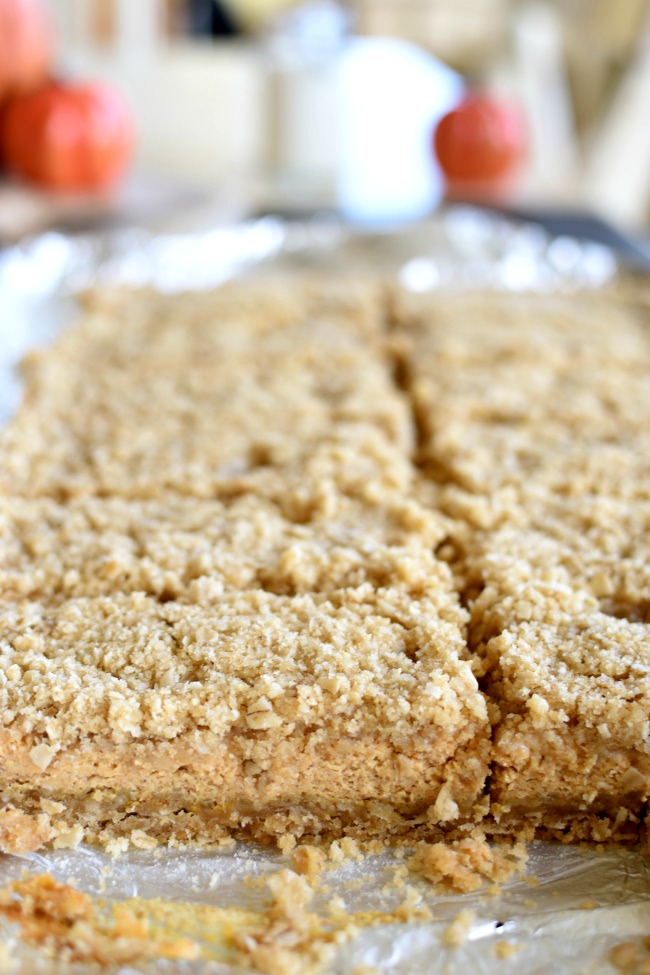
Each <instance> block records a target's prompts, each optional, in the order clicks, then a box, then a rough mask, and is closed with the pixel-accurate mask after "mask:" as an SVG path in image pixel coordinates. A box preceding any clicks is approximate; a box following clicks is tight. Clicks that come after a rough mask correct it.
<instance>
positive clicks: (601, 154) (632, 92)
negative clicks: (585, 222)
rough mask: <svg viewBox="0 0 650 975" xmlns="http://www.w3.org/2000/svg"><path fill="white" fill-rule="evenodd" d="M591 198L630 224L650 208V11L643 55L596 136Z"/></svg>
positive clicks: (588, 182) (589, 169)
mask: <svg viewBox="0 0 650 975" xmlns="http://www.w3.org/2000/svg"><path fill="white" fill-rule="evenodd" d="M584 194H585V202H587V203H588V204H589V205H590V206H591V207H592V208H593V209H594V210H595V211H597V212H598V213H601V214H603V215H604V216H606V217H608V218H609V219H611V220H614V221H616V222H618V223H621V224H623V225H624V226H629V227H641V226H642V225H644V223H645V222H646V220H647V215H648V211H649V209H650V16H649V17H648V18H647V21H646V25H645V29H644V32H643V35H642V37H641V41H640V44H639V48H638V51H637V55H636V57H635V58H634V60H633V62H632V64H631V66H630V67H629V68H628V71H627V73H626V75H625V76H624V78H623V80H622V81H621V83H620V84H619V87H618V89H617V91H616V94H615V96H614V98H613V99H612V101H611V104H610V107H609V111H608V112H607V113H606V115H605V118H604V119H603V121H602V122H601V123H600V125H599V126H598V128H597V130H596V132H595V133H594V134H593V136H592V139H591V140H590V146H589V152H588V156H587V162H586V170H585V178H584Z"/></svg>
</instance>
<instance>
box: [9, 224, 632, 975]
mask: <svg viewBox="0 0 650 975" xmlns="http://www.w3.org/2000/svg"><path fill="white" fill-rule="evenodd" d="M351 265H354V266H358V267H360V268H362V269H363V268H365V269H368V270H372V271H373V272H375V273H377V272H379V273H382V272H383V273H385V274H386V275H389V274H390V275H394V274H398V275H399V278H400V280H401V281H402V283H403V284H404V285H405V286H406V287H409V288H412V289H413V290H422V291H425V290H429V289H431V288H436V287H444V286H459V287H485V286H487V287H500V288H507V289H511V290H540V291H549V290H553V289H558V288H559V289H564V288H569V289H571V288H576V287H585V286H586V287H597V286H599V285H601V284H603V283H605V282H606V281H608V280H610V279H611V278H612V276H613V275H615V273H616V262H615V260H614V257H613V256H612V254H611V253H610V252H609V251H607V250H606V249H605V248H603V247H600V246H599V245H593V244H583V243H578V242H576V241H572V240H569V239H562V238H560V239H556V240H550V239H549V238H548V237H547V236H546V235H545V234H544V232H543V231H541V230H539V229H538V228H535V227H530V226H515V225H513V224H510V223H508V222H507V221H505V220H503V219H500V218H497V217H494V216H492V215H488V214H485V213H481V212H478V211H475V210H472V209H471V208H457V209H454V210H452V211H449V212H447V213H444V214H441V215H439V216H438V217H437V218H436V219H434V220H431V221H428V222H427V223H425V224H422V225H418V226H417V227H412V228H409V229H408V230H405V231H402V232H396V233H393V234H384V235H376V236H368V235H365V236H359V235H355V234H352V233H349V232H348V231H347V230H346V229H345V228H344V227H343V226H342V225H341V224H340V223H339V222H338V221H337V220H336V219H332V218H315V219H314V220H313V221H311V222H307V223H301V224H293V225H292V224H287V223H284V222H282V221H281V220H278V219H274V218H267V219H264V220H260V221H256V222H251V223H248V224H243V225H240V226H237V227H234V228H229V229H217V230H209V231H206V232H205V233H200V234H191V235H168V236H164V237H155V236H151V235H149V234H148V233H146V232H144V231H141V230H129V231H121V232H119V233H117V234H109V235H105V236H81V237H67V236H64V235H60V234H54V233H49V234H46V235H43V236H42V237H39V238H36V239H34V240H31V241H28V242H26V243H25V244H23V245H21V246H19V247H14V248H11V249H7V250H5V251H3V252H0V423H1V422H3V421H5V420H6V419H7V418H8V417H9V416H10V415H11V413H12V411H13V410H14V409H15V407H16V405H17V403H18V401H19V398H20V377H19V374H18V373H17V372H16V370H15V366H16V364H17V363H18V361H19V360H20V358H21V356H22V355H23V354H24V353H25V352H26V351H27V350H28V349H30V348H32V347H34V346H35V345H41V344H43V343H46V342H48V341H49V340H51V338H52V337H53V336H54V335H55V334H56V333H57V331H58V330H59V329H60V328H62V327H63V326H64V324H65V323H66V322H67V321H69V320H70V319H71V318H73V317H74V314H75V304H74V294H75V293H76V292H77V291H79V290H80V289H82V288H85V287H88V286H89V285H92V284H94V283H96V282H114V283H128V284H135V285H142V284H152V285H154V286H156V287H158V288H160V289H162V290H167V291H179V290H185V289H195V288H205V287H210V286H213V285H216V284H219V283H221V282H223V281H224V280H227V279H228V278H230V277H232V276H234V275H241V274H250V273H253V274H259V273H264V271H265V270H280V269H290V268H295V267H311V268H329V269H331V270H334V271H335V270H336V269H337V268H348V269H349V267H350V266H351ZM530 854H531V856H530V861H529V863H528V866H527V870H526V874H525V875H524V876H521V877H519V878H517V879H515V880H513V881H511V882H509V883H507V884H504V885H503V887H502V889H501V891H500V893H499V894H498V895H496V896H495V895H494V894H493V893H492V894H489V893H487V892H486V891H483V892H479V893H478V894H473V895H462V896H461V895H449V896H442V895H440V894H436V893H435V892H434V891H433V890H432V889H431V887H430V885H428V884H426V883H424V882H422V881H419V880H418V879H417V878H415V877H409V878H408V879H407V882H408V883H409V884H410V885H411V886H412V887H413V888H414V889H415V891H416V892H417V894H418V895H419V896H420V897H421V898H422V902H423V903H424V904H426V905H427V906H428V907H429V908H430V910H431V912H432V916H433V920H432V921H430V922H427V923H422V922H420V923H408V924H407V923H401V924H391V925H382V926H379V927H373V928H367V929H364V930H362V931H361V932H360V933H359V934H358V935H357V936H356V937H355V938H354V939H353V940H351V941H350V942H348V943H346V944H344V945H343V946H341V948H340V949H339V951H338V953H337V955H336V958H335V960H334V961H333V962H332V964H331V965H330V968H329V970H328V971H329V972H330V973H331V975H352V973H354V972H355V971H356V972H360V971H362V970H363V969H362V968H360V967H359V966H362V965H365V966H368V967H367V969H366V971H367V972H368V973H370V972H371V971H372V970H373V969H375V970H376V971H378V972H381V973H386V975H407V973H408V975H420V973H421V975H435V973H438V972H440V973H443V972H444V973H446V975H467V973H475V975H483V973H485V975H492V973H496V972H500V973H502V972H505V973H507V972H517V973H518V975H546V973H548V975H551V973H553V975H584V973H593V975H601V973H602V975H606V973H612V972H615V971H616V969H615V968H613V967H612V965H611V964H610V963H609V961H608V960H607V956H608V953H609V951H610V949H611V948H612V947H613V946H614V945H616V944H619V943H620V942H623V941H627V940H634V939H636V938H640V937H642V936H644V935H645V936H647V935H648V934H650V863H648V861H647V860H644V858H643V857H642V856H641V854H639V853H638V852H635V851H625V850H618V851H617V850H614V851H612V850H608V851H604V852H596V851H594V850H583V849H578V848H574V847H561V846H558V845H552V844H542V843H537V844H533V845H532V846H531V848H530ZM400 863H401V861H400V860H399V859H398V858H395V857H394V856H392V855H389V854H382V855H381V856H376V857H369V858H367V859H365V860H364V861H362V862H360V863H356V862H347V863H344V864H342V865H339V866H334V865H332V866H331V867H330V868H329V869H328V870H327V871H326V873H325V875H324V878H323V879H324V883H325V884H326V888H327V889H326V890H325V891H321V892H319V893H318V894H317V896H316V898H315V901H314V904H313V908H314V909H316V910H323V911H325V910H326V905H327V902H328V901H329V900H330V899H331V897H332V896H333V895H338V896H339V897H340V898H342V899H343V901H344V902H345V906H346V908H347V909H348V910H349V911H352V912H356V911H364V910H378V911H386V912H390V911H393V910H394V909H395V908H396V907H397V906H398V905H399V904H400V902H401V901H402V900H403V899H404V889H403V887H400V885H399V884H392V883H391V878H392V877H393V875H394V873H395V870H396V869H397V868H398V867H399V866H400ZM289 865H290V864H289V860H288V858H286V857H282V856H280V855H278V854H272V853H270V852H269V851H265V850H259V849H254V848H251V847H249V846H246V845H243V844H239V845H237V846H235V847H233V848H228V849H223V850H219V851H217V852H213V853H199V852H195V851H186V852H181V851H162V852H161V851H153V852H145V851H133V852H130V853H128V854H125V855H123V856H121V857H119V858H117V859H114V858H111V857H109V856H107V855H106V854H103V853H101V852H98V851H97V850H92V849H89V848H85V847H81V848H78V849H76V850H69V851H58V852H56V853H51V854H48V855H46V856H41V855H38V854H32V855H29V856H24V857H0V884H1V883H5V882H7V881H8V880H11V879H17V878H19V877H20V876H21V873H22V872H23V871H24V870H25V869H28V870H29V871H31V872H33V873H42V872H50V873H51V874H52V875H53V876H54V877H55V878H57V879H58V880H60V881H62V882H72V883H74V884H75V885H76V886H78V887H79V888H80V889H82V890H84V891H86V892H88V893H90V894H92V895H96V896H99V897H102V898H107V899H109V900H122V899H126V898H130V897H134V896H140V897H145V898H150V897H159V898H160V897H162V898H167V899H170V900H175V901H183V902H190V903H196V904H208V905H214V906H217V907H229V906H240V907H245V908H257V907H259V906H260V905H262V904H263V902H264V897H265V893H264V890H263V889H261V888H251V886H250V885H249V884H248V883H247V882H245V880H246V878H247V877H251V876H252V877H259V876H262V875H266V874H271V873H273V872H275V871H276V870H278V869H280V868H282V867H286V866H289ZM468 909H470V910H472V911H474V912H475V915H476V916H475V919H474V921H473V922H472V924H471V925H470V927H469V929H468V932H467V940H466V942H465V943H464V944H463V945H460V946H458V947H453V948H450V947H446V946H445V945H444V942H443V934H444V931H445V929H446V927H447V925H448V924H449V923H450V921H451V920H453V919H454V918H455V917H456V916H457V915H458V914H459V912H461V911H463V910H468ZM2 923H3V922H0V944H3V945H4V946H5V947H6V948H8V949H9V955H10V957H11V958H12V959H14V960H13V961H10V962H9V964H10V965H13V968H12V969H10V970H13V971H14V972H16V973H17V975H22V973H25V975H27V973H32V972H34V971H36V970H38V971H41V972H44V973H45V972H59V971H60V972H68V971H71V968H70V966H69V965H62V964H59V965H58V966H57V964H55V963H51V962H47V961H45V960H44V959H43V958H39V957H38V955H37V954H35V953H34V952H32V951H30V950H28V949H25V948H24V947H23V946H21V945H20V944H19V943H18V941H17V939H16V932H15V930H12V929H11V927H10V926H9V925H6V924H5V925H4V926H2ZM504 943H507V944H509V945H511V946H512V948H511V949H510V950H511V952H512V953H511V954H510V955H509V956H507V955H508V950H507V949H506V950H504V949H503V944H504ZM504 955H506V957H504ZM77 970H81V969H80V968H78V969H77ZM121 971H122V972H123V973H125V975H127V973H131V975H135V973H136V972H144V971H161V972H162V971H164V972H166V973H168V975H176V973H180V972H188V973H190V972H192V973H196V972H206V973H219V975H227V973H232V972H233V971H234V969H233V968H232V966H230V965H228V964H227V963H224V962H213V961H210V962H196V963H195V962H191V963H190V962H183V963H170V962H161V963H153V964H150V965H148V967H146V968H145V967H136V968H133V967H123V968H122V969H121Z"/></svg>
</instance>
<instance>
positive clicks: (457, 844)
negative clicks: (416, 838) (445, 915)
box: [407, 833, 528, 894]
mask: <svg viewBox="0 0 650 975" xmlns="http://www.w3.org/2000/svg"><path fill="white" fill-rule="evenodd" d="M527 860H528V853H527V852H526V848H525V846H524V845H523V844H522V843H515V844H510V845H505V844H504V845H499V846H494V845H490V844H489V843H488V842H487V840H486V838H485V836H484V835H482V834H481V833H477V834H475V835H472V836H467V837H464V838H463V839H461V840H454V841H452V842H447V843H419V844H418V845H417V847H416V849H415V853H414V854H413V855H412V856H411V857H410V859H409V860H408V861H407V862H408V866H409V868H410V869H411V870H412V871H414V872H415V873H417V874H420V875H421V876H422V877H423V878H424V879H425V880H428V881H429V882H430V883H432V884H434V885H435V886H438V887H441V888H443V889H445V890H452V891H457V892H458V893H464V894H466V893H471V892H473V891H476V890H479V889H480V888H481V887H482V886H483V885H484V883H485V882H486V881H487V882H491V883H493V884H495V883H496V884H499V883H503V882H505V881H506V880H510V879H511V878H512V877H513V876H515V874H517V873H520V872H521V871H523V870H524V868H525V865H526V862H527Z"/></svg>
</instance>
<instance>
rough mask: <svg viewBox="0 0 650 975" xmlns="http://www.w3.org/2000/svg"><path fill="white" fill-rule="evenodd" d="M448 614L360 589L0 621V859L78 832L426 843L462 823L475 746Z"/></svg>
mask: <svg viewBox="0 0 650 975" xmlns="http://www.w3.org/2000/svg"><path fill="white" fill-rule="evenodd" d="M463 616H464V611H463V610H462V609H461V608H460V607H459V606H458V603H457V601H456V600H455V598H454V597H453V596H451V595H448V596H447V597H444V596H443V595H442V594H441V593H440V591H439V589H438V591H437V592H433V593H431V594H430V595H429V594H426V593H425V594H423V595H422V596H421V597H420V598H419V599H418V598H414V597H413V595H412V594H410V593H405V592H403V591H399V590H395V589H390V588H385V589H381V588H380V589H377V588H375V587H373V586H372V585H370V584H368V583H365V584H363V585H361V586H358V587H354V588H347V589H340V590H338V591H332V592H331V593H328V594H324V595H321V594H301V595H296V596H285V595H276V594H274V593H270V592H264V591H261V590H255V589H252V590H249V591H242V592H221V591H220V592H217V593H215V594H214V595H213V596H212V599H210V598H207V597H206V598H205V600H204V602H203V604H201V605H188V604H181V603H178V602H175V601H169V602H163V603H161V602H160V601H158V600H156V599H154V598H152V597H150V596H146V595H144V594H142V593H132V594H125V595H114V596H112V597H97V598H79V599H69V600H65V601H63V602H58V603H48V602H47V601H42V602H37V601H35V600H29V601H22V602H16V603H13V604H10V605H8V606H4V607H2V608H0V632H1V633H2V637H1V638H0V660H1V671H2V675H3V680H2V686H1V687H0V715H1V717H2V729H1V730H0V752H1V755H2V773H1V774H2V792H3V798H4V802H5V804H6V805H5V809H4V812H3V813H2V814H0V844H2V848H3V849H4V850H5V851H18V850H21V849H22V850H25V849H26V848H27V847H29V846H31V845H32V844H33V843H34V842H35V845H36V846H39V845H41V843H42V842H43V841H44V840H48V839H53V838H54V839H55V838H56V835H58V834H57V833H56V830H57V829H59V830H60V829H63V828H64V827H65V828H72V827H75V826H77V827H80V828H81V829H82V830H83V832H84V834H85V835H86V836H87V838H90V839H99V840H100V841H107V840H109V839H111V838H114V837H115V836H116V835H126V836H128V835H129V834H130V833H131V831H132V830H134V829H137V830H144V831H145V832H146V833H147V834H148V835H151V836H154V837H155V838H157V839H158V840H161V841H166V842H168V841H170V840H174V841H176V842H190V841H200V842H203V843H206V842H208V843H210V842H215V841H216V840H217V839H218V838H219V837H220V836H221V835H223V833H224V831H226V830H228V831H231V832H234V833H236V834H237V835H243V836H250V837H254V838H256V839H258V840H264V839H266V840H269V839H277V838H278V837H280V836H282V835H283V834H284V833H285V832H286V831H290V832H292V833H293V834H294V835H305V836H321V837H323V836H327V835H329V836H331V837H332V838H334V837H335V836H337V835H351V836H355V837H358V838H361V839H363V838H376V837H379V838H388V837H391V836H394V837H399V836H403V835H404V834H406V833H409V832H410V831H412V830H416V831H418V830H419V831H420V832H421V833H422V834H423V835H424V836H436V835H439V834H440V832H441V830H442V829H444V828H445V827H448V826H449V825H450V824H451V825H455V824H458V823H461V822H463V821H467V820H471V818H472V817H473V816H474V815H475V814H476V807H481V808H482V805H481V797H482V789H483V784H484V781H485V777H486V774H487V763H488V751H489V738H490V735H489V722H488V715H487V707H486V702H485V699H484V697H483V695H482V694H481V693H480V691H479V689H478V685H477V681H476V678H475V677H474V674H473V673H472V669H471V665H470V663H469V662H468V661H467V660H466V659H463V657H464V656H465V646H466V645H465V639H464V635H463V625H464V618H463ZM48 810H49V812H48ZM53 810H54V811H55V814H54V820H53V819H52V811H53ZM17 811H18V812H19V813H20V814H21V815H22V816H23V817H25V819H24V823H23V826H24V828H23V829H22V830H21V829H17V827H16V812H17ZM43 816H45V817H46V818H47V817H49V820H48V821H47V822H46V821H45V820H44V819H43ZM3 823H5V824H6V828H5V827H3ZM39 823H40V824H41V830H42V831H41V832H40V833H39V831H38V829H37V826H38V824H39ZM56 824H58V825H56ZM48 829H49V830H50V833H49V834H48V835H47V836H46V835H45V833H44V832H43V831H45V832H47V830H48Z"/></svg>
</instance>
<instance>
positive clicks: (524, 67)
mask: <svg viewBox="0 0 650 975" xmlns="http://www.w3.org/2000/svg"><path fill="white" fill-rule="evenodd" d="M514 49H515V78H514V86H513V87H514V89H515V92H513V93H516V94H517V96H518V97H519V99H520V102H521V107H522V108H523V111H524V114H525V117H526V122H527V125H528V144H529V149H528V152H529V156H528V163H527V174H526V183H527V187H525V188H524V193H526V194H527V195H529V194H530V193H531V192H532V193H533V194H534V195H535V196H536V197H540V198H542V199H544V200H546V201H549V200H552V201H554V202H571V203H573V202H577V201H576V199H575V197H576V194H577V192H578V186H579V172H580V165H581V161H580V151H579V146H578V139H577V134H576V130H575V122H574V115H573V107H572V102H571V92H570V89H569V81H568V77H567V71H566V63H565V58H564V50H563V38H562V29H561V23H560V20H559V17H558V14H557V11H555V10H554V9H553V8H552V7H550V6H549V5H547V4H542V3H537V2H535V3H529V4H526V5H524V6H523V7H522V8H521V9H520V11H519V14H518V18H517V21H516V24H515V30H514Z"/></svg>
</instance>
